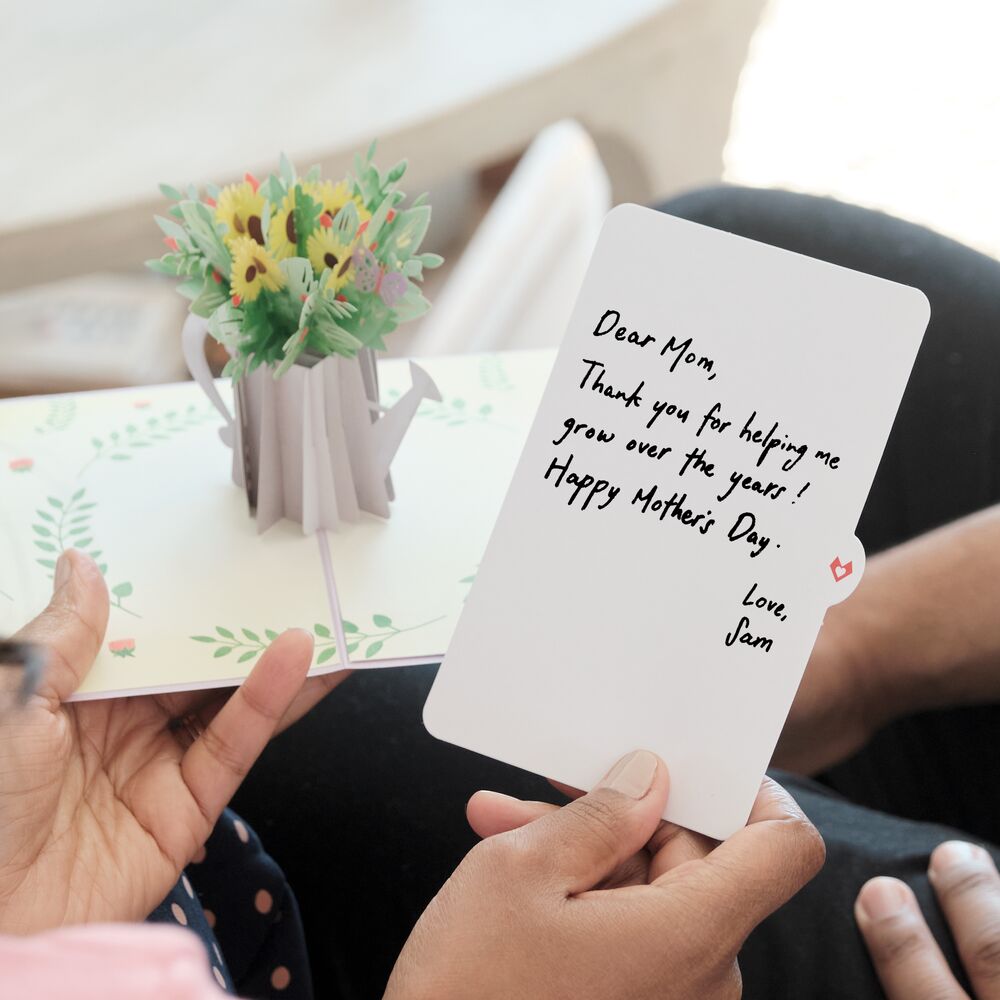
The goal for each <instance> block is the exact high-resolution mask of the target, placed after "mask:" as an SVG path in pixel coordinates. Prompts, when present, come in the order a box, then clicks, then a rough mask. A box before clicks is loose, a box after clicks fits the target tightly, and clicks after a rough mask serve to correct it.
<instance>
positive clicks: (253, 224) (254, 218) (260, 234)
mask: <svg viewBox="0 0 1000 1000" xmlns="http://www.w3.org/2000/svg"><path fill="white" fill-rule="evenodd" d="M247 229H249V230H250V235H251V236H252V237H253V238H254V240H256V241H257V242H258V243H259V244H260V245H261V246H263V245H264V230H263V229H262V228H261V224H260V216H259V215H251V216H250V218H249V219H247Z"/></svg>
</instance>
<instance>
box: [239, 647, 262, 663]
mask: <svg viewBox="0 0 1000 1000" xmlns="http://www.w3.org/2000/svg"><path fill="white" fill-rule="evenodd" d="M259 652H260V650H259V649H248V650H247V651H246V652H245V653H244V654H243V655H242V656H241V657H240V658H239V659H238V660H237V661H236V662H237V663H246V662H247V660H252V659H253V658H254V657H255V656H256V655H257V654H258V653H259Z"/></svg>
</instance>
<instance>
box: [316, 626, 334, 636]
mask: <svg viewBox="0 0 1000 1000" xmlns="http://www.w3.org/2000/svg"><path fill="white" fill-rule="evenodd" d="M313 631H314V632H315V633H316V634H317V635H318V636H320V637H322V638H323V639H329V638H330V630H329V629H328V628H327V627H326V626H325V625H314V626H313Z"/></svg>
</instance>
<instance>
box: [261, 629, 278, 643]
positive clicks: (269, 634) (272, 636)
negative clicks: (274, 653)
mask: <svg viewBox="0 0 1000 1000" xmlns="http://www.w3.org/2000/svg"><path fill="white" fill-rule="evenodd" d="M264 635H266V636H267V637H268V639H270V640H271V642H274V640H275V639H277V638H278V633H277V632H275V631H274V629H273V628H266V629H264Z"/></svg>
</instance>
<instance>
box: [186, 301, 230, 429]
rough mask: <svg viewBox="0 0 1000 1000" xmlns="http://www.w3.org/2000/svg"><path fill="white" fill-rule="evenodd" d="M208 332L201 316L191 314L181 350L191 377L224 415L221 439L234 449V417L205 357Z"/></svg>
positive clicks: (187, 320) (187, 321)
mask: <svg viewBox="0 0 1000 1000" xmlns="http://www.w3.org/2000/svg"><path fill="white" fill-rule="evenodd" d="M207 332H208V324H207V323H206V322H205V320H204V319H202V317H201V316H195V315H194V313H189V314H188V317H187V319H186V320H185V321H184V329H183V330H182V331H181V350H182V351H183V353H184V361H185V363H186V364H187V368H188V371H189V372H190V373H191V377H192V378H193V379H194V380H195V382H197V383H198V385H199V386H201V390H202V392H204V393H205V395H206V396H208V398H209V400H210V402H211V403H212V405H213V406H214V407H215V408H216V409H217V410H218V411H219V413H221V414H222V419H223V420H225V422H226V423H225V426H224V427H220V428H219V437H220V438H222V441H223V443H224V444H226V445H228V446H229V447H230V448H232V447H233V442H234V440H235V426H234V422H233V415H232V413H230V412H229V407H228V406H226V404H225V403H224V402H223V401H222V397H221V396H220V395H219V390H218V389H216V388H215V379H213V378H212V370H211V369H210V368H209V367H208V359H207V358H206V357H205V334H206V333H207Z"/></svg>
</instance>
